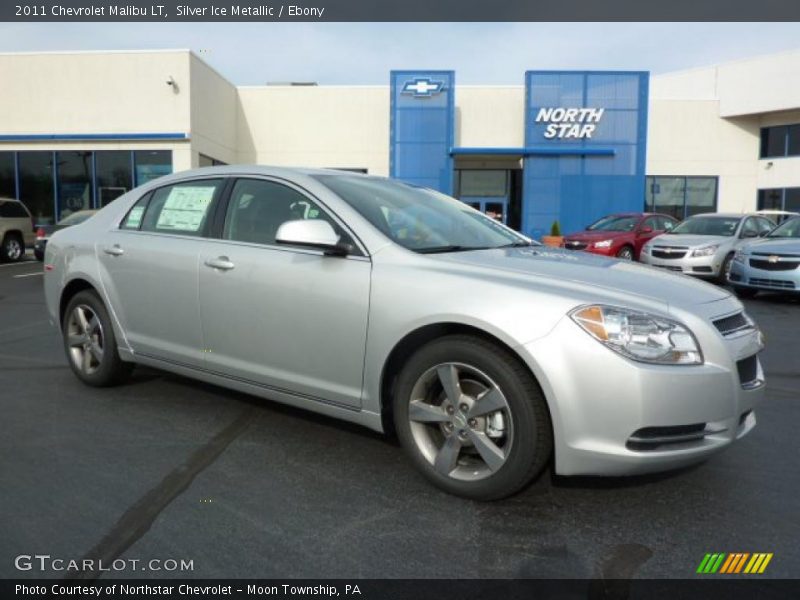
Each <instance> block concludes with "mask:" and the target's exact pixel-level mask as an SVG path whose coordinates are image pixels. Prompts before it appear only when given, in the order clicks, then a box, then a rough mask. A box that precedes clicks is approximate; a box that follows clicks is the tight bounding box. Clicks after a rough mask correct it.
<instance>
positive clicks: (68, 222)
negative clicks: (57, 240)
mask: <svg viewBox="0 0 800 600" xmlns="http://www.w3.org/2000/svg"><path fill="white" fill-rule="evenodd" d="M93 214H94V213H92V212H85V211H80V212H75V213H72V214H71V215H70V216H68V217H64V218H63V219H61V220H60V221H59V222H58V226H59V227H71V226H72V225H77V224H78V223H83V222H84V221H86V220H87V219H88V218H89V217H91V216H92V215H93Z"/></svg>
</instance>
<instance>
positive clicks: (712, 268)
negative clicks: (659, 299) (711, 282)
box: [639, 250, 725, 278]
mask: <svg viewBox="0 0 800 600" xmlns="http://www.w3.org/2000/svg"><path fill="white" fill-rule="evenodd" d="M639 260H640V261H641V262H643V263H644V264H646V265H652V266H654V267H660V268H662V269H668V270H670V271H675V272H676V273H684V274H686V275H694V276H695V277H708V278H715V277H718V276H719V272H720V269H721V268H722V263H723V262H724V261H725V255H721V256H720V255H717V254H714V255H711V256H691V250H689V251H688V252H687V253H686V256H683V257H682V258H658V257H656V256H653V255H652V254H645V253H644V252H642V253H641V255H640V257H639Z"/></svg>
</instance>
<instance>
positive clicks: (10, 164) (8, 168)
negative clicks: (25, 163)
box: [0, 152, 17, 198]
mask: <svg viewBox="0 0 800 600" xmlns="http://www.w3.org/2000/svg"><path fill="white" fill-rule="evenodd" d="M15 160H16V159H15V157H14V153H13V152H0V198H16V197H17V175H16V167H15V165H14V161H15Z"/></svg>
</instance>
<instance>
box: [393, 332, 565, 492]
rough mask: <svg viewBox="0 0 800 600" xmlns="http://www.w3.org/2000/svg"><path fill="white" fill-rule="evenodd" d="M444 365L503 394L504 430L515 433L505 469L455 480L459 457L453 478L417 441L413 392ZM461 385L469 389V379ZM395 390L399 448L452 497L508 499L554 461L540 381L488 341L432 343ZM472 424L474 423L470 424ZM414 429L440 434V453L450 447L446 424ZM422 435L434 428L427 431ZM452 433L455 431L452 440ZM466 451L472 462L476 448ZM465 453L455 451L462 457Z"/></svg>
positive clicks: (406, 367) (460, 339) (460, 338)
mask: <svg viewBox="0 0 800 600" xmlns="http://www.w3.org/2000/svg"><path fill="white" fill-rule="evenodd" d="M444 363H459V364H461V365H465V366H469V367H471V368H475V369H478V370H479V371H480V372H482V373H483V374H486V375H488V376H489V378H490V379H491V381H492V382H494V383H495V384H496V385H497V387H498V388H499V389H500V390H501V391H502V394H503V395H504V397H505V400H506V402H507V409H508V411H507V413H504V414H507V415H508V417H510V420H511V423H510V428H509V426H508V425H507V426H506V427H507V429H508V431H510V432H511V434H512V437H511V438H510V439H511V442H510V449H508V450H506V451H505V458H504V459H503V460H504V462H502V465H501V466H499V468H497V469H496V470H487V473H489V474H488V475H486V476H484V477H483V478H482V479H477V480H472V481H465V480H460V479H456V478H455V477H453V474H454V473H455V472H456V470H457V469H458V468H459V465H460V464H461V460H462V458H461V455H460V454H459V459H458V463H457V464H456V467H455V468H454V469H453V470H451V471H450V473H449V474H442V472H440V471H437V470H436V469H435V468H434V462H432V460H431V459H430V458H428V457H426V456H425V454H424V453H423V451H422V450H420V446H419V445H418V443H417V441H416V440H415V438H414V432H413V431H412V425H411V423H410V421H409V412H410V403H411V400H412V390H414V388H415V386H419V382H420V381H422V379H421V378H423V377H424V376H425V374H426V373H430V372H431V371H432V370H434V368H435V367H436V366H437V365H442V364H444ZM468 377H471V375H470V376H468ZM462 383H464V384H465V385H468V384H467V383H466V380H463V381H462ZM432 387H433V386H432ZM394 389H395V391H394V397H393V411H394V424H395V427H396V430H397V436H398V438H399V439H400V442H401V444H402V445H403V447H404V449H405V451H406V453H407V454H408V455H409V457H410V458H411V460H412V462H413V463H414V465H415V466H416V467H417V468H418V469H419V470H420V472H421V473H422V474H423V475H424V476H425V477H426V478H428V479H429V480H430V481H431V482H433V483H434V484H435V485H436V486H438V487H439V488H441V489H443V490H445V491H447V492H449V493H451V494H455V495H457V496H462V497H465V498H470V499H473V500H496V499H499V498H504V497H507V496H510V495H512V494H514V493H516V492H518V491H520V490H521V489H523V488H524V487H525V486H526V485H528V484H529V483H530V482H531V481H533V480H534V479H535V478H536V477H537V476H538V475H539V474H540V473H541V472H542V470H543V469H544V467H545V465H546V464H547V463H548V461H549V460H550V456H551V455H552V452H553V432H552V425H551V423H550V415H549V412H548V409H547V405H546V401H545V399H544V395H543V394H542V391H541V389H540V387H539V385H538V383H537V382H536V380H535V379H534V378H533V376H532V375H531V373H530V372H529V371H528V369H527V368H526V367H525V366H524V365H523V364H522V363H521V362H520V360H519V359H518V358H517V357H516V356H514V355H513V354H511V353H510V352H509V351H507V350H505V349H503V348H500V347H498V346H497V345H495V344H493V343H491V342H489V341H486V340H483V339H481V338H478V337H473V336H468V335H450V336H446V337H443V338H440V339H438V340H435V341H432V342H430V343H428V344H427V345H425V346H423V347H422V348H420V349H419V350H418V351H417V352H416V353H415V354H414V355H412V356H411V358H410V359H409V360H408V361H407V363H406V364H405V365H404V367H403V369H402V370H401V372H400V374H399V376H398V379H397V382H396V386H395V388H394ZM418 389H419V388H418ZM430 393H434V392H430ZM464 393H466V392H464ZM441 394H445V395H446V392H445V391H444V390H441V386H440V397H441ZM477 397H480V396H477ZM446 401H447V400H443V401H441V402H446ZM476 403H477V401H476ZM442 406H443V404H442ZM435 408H440V407H439V406H436V407H435ZM504 410H505V409H504ZM472 421H475V419H471V420H470V422H472ZM489 422H490V421H489V418H488V417H487V418H486V420H485V423H486V424H487V425H488V423H489ZM415 425H417V426H420V427H423V428H425V427H432V428H433V430H432V431H433V435H438V436H441V439H442V440H443V442H442V443H443V445H442V447H441V448H439V451H441V450H442V448H443V447H444V445H446V443H447V442H446V441H445V440H446V438H445V437H444V435H445V434H444V432H440V429H441V427H442V426H443V425H442V424H441V423H421V424H420V423H415ZM451 425H452V424H447V425H445V426H448V427H449V426H451ZM470 427H471V425H470ZM417 431H419V429H418V430H417ZM424 431H430V430H429V429H424ZM453 433H454V432H453V431H452V430H451V433H450V436H452V435H453ZM487 433H488V430H487ZM463 449H466V451H470V450H472V451H473V453H472V457H471V459H472V460H475V459H477V458H478V457H477V456H476V455H477V454H478V453H477V452H476V451H475V450H477V449H476V448H472V449H469V448H467V447H466V446H464V447H463V448H462V450H463ZM462 450H458V451H457V452H458V453H460V452H462ZM431 452H433V450H432V449H431ZM468 458H469V457H468ZM486 466H488V464H487V465H486ZM489 471H491V472H489Z"/></svg>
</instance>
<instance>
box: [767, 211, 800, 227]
mask: <svg viewBox="0 0 800 600" xmlns="http://www.w3.org/2000/svg"><path fill="white" fill-rule="evenodd" d="M756 214H759V215H762V216H765V217H767V218H768V219H769V220H771V221H774V222H775V223H776V224H777V225H780V224H781V223H783V222H784V221H785V220H786V219H791V218H792V217H800V213H796V212H791V211H788V210H772V209H764V210H758V211H756Z"/></svg>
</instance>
